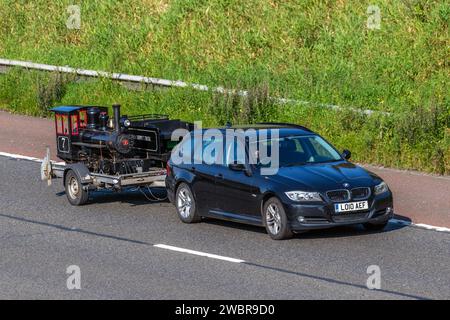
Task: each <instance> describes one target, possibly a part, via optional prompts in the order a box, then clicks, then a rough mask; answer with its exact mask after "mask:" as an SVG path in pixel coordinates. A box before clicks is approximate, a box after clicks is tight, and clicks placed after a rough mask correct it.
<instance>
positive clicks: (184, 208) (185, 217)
mask: <svg viewBox="0 0 450 320" xmlns="http://www.w3.org/2000/svg"><path fill="white" fill-rule="evenodd" d="M175 206H176V208H177V213H178V216H179V217H180V220H181V221H183V222H184V223H194V222H199V221H200V220H201V218H200V216H199V215H198V214H197V206H196V203H195V199H194V196H193V194H192V191H191V188H189V186H188V185H187V184H186V183H184V182H183V183H181V184H180V185H179V186H178V188H177V192H176V194H175Z"/></svg>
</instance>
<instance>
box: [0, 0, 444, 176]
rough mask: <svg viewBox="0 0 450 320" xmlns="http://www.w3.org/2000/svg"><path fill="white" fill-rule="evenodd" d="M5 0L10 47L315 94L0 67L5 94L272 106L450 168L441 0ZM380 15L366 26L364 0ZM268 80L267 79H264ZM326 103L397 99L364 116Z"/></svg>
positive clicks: (165, 74) (388, 161) (382, 151)
mask: <svg viewBox="0 0 450 320" xmlns="http://www.w3.org/2000/svg"><path fill="white" fill-rule="evenodd" d="M69 4H73V2H72V1H62V0H55V1H52V2H49V1H42V0H37V1H17V0H16V1H12V0H11V1H10V0H0V5H1V7H2V8H6V9H4V10H0V36H1V41H0V57H6V58H10V59H20V60H31V61H34V62H40V63H48V64H55V65H70V66H74V67H80V68H87V69H96V70H106V71H114V72H123V73H130V74H139V75H147V76H152V77H160V78H167V79H173V80H177V79H181V80H184V81H189V82H197V83H202V84H207V85H211V86H225V87H233V88H241V89H250V90H254V91H255V94H256V95H257V96H258V95H263V96H264V94H265V93H263V91H264V90H266V91H267V90H269V91H270V94H271V95H273V96H280V97H288V98H294V99H299V100H306V101H310V102H312V106H311V107H305V106H302V105H289V106H278V105H273V104H272V103H271V102H270V101H267V100H264V99H263V102H262V104H261V105H256V106H253V107H252V108H254V109H252V110H250V111H251V112H250V111H249V110H248V106H249V103H248V101H247V102H246V101H240V100H239V99H237V98H236V99H235V100H236V101H234V102H233V101H230V100H224V98H223V97H222V98H221V97H217V96H215V95H214V94H212V93H205V92H196V91H193V90H191V89H173V90H154V91H145V92H144V91H129V90H126V89H124V88H122V87H121V86H119V85H117V84H114V83H111V82H110V81H106V80H101V81H97V82H74V79H71V78H70V77H69V78H58V77H57V76H52V75H49V74H45V75H42V74H38V73H36V72H32V73H27V74H25V73H23V72H21V71H18V70H16V71H14V72H12V73H11V74H10V75H8V76H1V77H0V85H1V89H0V106H4V108H8V109H9V110H11V111H14V112H19V113H26V114H32V115H45V114H47V113H46V110H47V108H48V106H49V105H51V104H59V103H68V104H81V103H86V104H106V105H110V104H111V103H113V102H120V103H122V105H124V107H125V108H126V109H127V112H128V113H130V114H136V113H140V112H161V113H168V114H170V115H171V116H173V117H180V118H183V119H187V120H203V121H204V122H205V123H207V124H208V125H215V124H218V123H223V122H224V119H225V118H227V117H228V118H231V119H234V121H244V120H245V121H258V120H261V119H263V120H264V119H272V120H276V121H290V122H295V123H301V124H305V125H309V126H311V127H312V128H313V129H315V130H317V131H319V132H320V133H321V134H323V135H324V136H326V137H327V138H328V139H329V140H331V141H332V142H333V143H335V144H337V145H338V146H339V147H340V148H343V147H347V148H349V149H351V150H352V151H353V154H354V157H355V159H356V160H357V161H362V162H370V163H376V164H381V165H386V166H394V167H401V168H411V169H418V170H424V171H428V172H435V173H446V174H449V173H450V142H449V140H450V130H449V122H450V120H449V118H450V106H449V105H450V104H449V98H450V92H449V88H450V85H449V71H450V69H449V65H448V48H449V45H450V41H449V34H448V23H449V16H450V6H449V4H448V3H446V2H445V1H438V0H429V1H425V0H422V1H420V0H396V1H392V0H377V1H371V0H370V1H356V0H354V1H348V0H347V1H346V0H335V1H324V0H322V1H319V0H312V1H276V0H271V1H260V0H252V1H237V0H236V1H219V0H210V1H201V0H196V1H190V0H183V1H168V0H145V1H139V2H138V1H131V0H123V1H106V0H105V1H101V2H95V3H94V2H88V1H83V2H80V5H81V14H82V15H81V19H82V22H81V29H80V30H69V29H67V28H66V20H67V18H68V14H67V12H66V8H67V6H68V5H69ZM370 4H376V5H378V6H379V8H380V10H381V19H382V20H381V28H380V29H379V30H369V29H367V27H366V22H367V18H368V14H367V13H366V11H367V7H368V5H370ZM264 88H265V89H264ZM321 103H326V104H337V105H341V106H344V107H354V108H361V109H374V110H382V111H388V112H391V114H392V116H390V117H386V116H383V115H382V114H381V115H376V116H372V117H366V116H362V115H359V114H357V113H354V112H351V111H348V110H347V111H342V112H333V111H330V110H327V109H323V108H319V107H314V105H319V104H321Z"/></svg>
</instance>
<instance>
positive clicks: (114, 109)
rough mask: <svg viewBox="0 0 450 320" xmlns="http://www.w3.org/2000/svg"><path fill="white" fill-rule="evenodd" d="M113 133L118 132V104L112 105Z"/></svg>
mask: <svg viewBox="0 0 450 320" xmlns="http://www.w3.org/2000/svg"><path fill="white" fill-rule="evenodd" d="M112 108H113V114H114V131H116V132H119V131H120V104H113V106H112Z"/></svg>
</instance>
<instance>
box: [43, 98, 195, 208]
mask: <svg viewBox="0 0 450 320" xmlns="http://www.w3.org/2000/svg"><path fill="white" fill-rule="evenodd" d="M52 111H53V112H54V113H55V131H56V147H57V156H58V158H60V159H61V160H63V162H56V161H52V160H51V159H50V149H49V148H47V153H46V156H45V158H44V160H43V162H42V164H41V179H42V180H45V181H47V182H48V184H49V185H50V184H51V181H52V179H54V178H62V179H63V185H64V187H65V192H66V195H67V199H68V201H69V203H70V204H72V205H83V204H85V203H87V201H88V199H89V192H92V191H96V190H112V191H115V192H120V191H123V190H125V189H128V188H134V189H140V190H141V189H142V188H145V189H147V190H150V189H149V188H151V187H164V186H165V184H164V181H165V177H166V162H167V161H168V159H169V157H170V152H171V150H172V149H173V147H174V146H175V145H176V144H177V143H178V141H172V139H171V135H172V132H173V131H174V130H177V129H184V130H186V131H187V132H188V131H191V130H193V127H194V126H193V124H191V123H188V122H184V121H180V120H170V119H169V118H168V117H167V116H165V115H155V114H152V115H139V116H132V117H128V116H126V115H122V116H121V115H120V105H113V112H114V117H113V118H111V119H110V118H109V115H108V108H107V107H97V106H60V107H56V108H53V109H52ZM150 193H151V191H150Z"/></svg>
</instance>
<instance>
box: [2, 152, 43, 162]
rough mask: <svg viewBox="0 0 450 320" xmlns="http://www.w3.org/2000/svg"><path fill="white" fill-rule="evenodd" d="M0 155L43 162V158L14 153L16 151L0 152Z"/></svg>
mask: <svg viewBox="0 0 450 320" xmlns="http://www.w3.org/2000/svg"><path fill="white" fill-rule="evenodd" d="M0 156H4V157H8V158H13V159H20V160H28V161H34V162H42V159H38V158H34V157H28V156H23V155H20V154H14V153H7V152H0Z"/></svg>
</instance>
